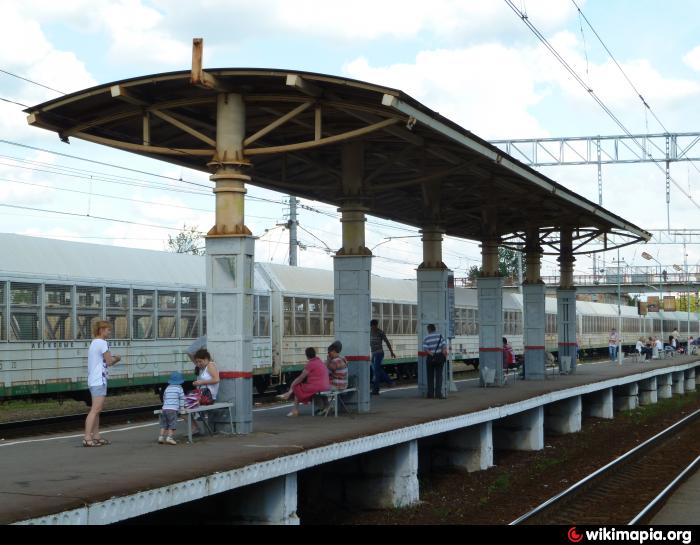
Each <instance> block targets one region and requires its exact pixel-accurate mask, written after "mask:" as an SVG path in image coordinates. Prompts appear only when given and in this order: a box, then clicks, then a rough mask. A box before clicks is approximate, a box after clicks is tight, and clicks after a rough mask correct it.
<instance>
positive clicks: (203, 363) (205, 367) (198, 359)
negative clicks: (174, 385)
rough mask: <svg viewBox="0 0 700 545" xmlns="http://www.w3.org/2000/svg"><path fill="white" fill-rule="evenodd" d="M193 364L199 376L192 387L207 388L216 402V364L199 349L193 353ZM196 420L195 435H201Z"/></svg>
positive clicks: (208, 355) (206, 352) (217, 387)
mask: <svg viewBox="0 0 700 545" xmlns="http://www.w3.org/2000/svg"><path fill="white" fill-rule="evenodd" d="M194 362H195V364H196V365H197V368H198V369H199V376H198V377H197V380H195V381H194V382H193V383H192V385H193V386H195V387H197V388H201V387H202V386H204V387H206V388H208V389H209V391H210V392H211V397H212V399H213V400H214V402H216V398H217V396H218V395H219V370H218V369H217V367H216V363H214V360H212V359H211V354H210V353H209V351H208V350H207V349H206V348H200V349H199V350H197V352H195V354H194ZM200 418H201V417H200ZM197 420H198V417H196V418H195V419H194V423H195V426H196V427H197V432H196V433H198V434H199V433H202V429H201V428H200V426H199V422H197Z"/></svg>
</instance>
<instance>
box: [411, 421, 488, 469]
mask: <svg viewBox="0 0 700 545" xmlns="http://www.w3.org/2000/svg"><path fill="white" fill-rule="evenodd" d="M425 442H426V445H425V450H426V451H427V452H426V456H427V458H428V462H429V467H430V468H431V469H440V468H452V469H458V470H463V471H468V472H470V473H471V472H473V471H480V470H484V469H488V468H489V467H491V466H493V429H492V424H491V422H486V423H484V424H480V425H478V426H471V427H469V428H462V429H460V430H455V431H452V432H449V433H445V434H441V435H437V436H434V437H431V438H429V439H426V440H425ZM421 449H423V446H422V445H421Z"/></svg>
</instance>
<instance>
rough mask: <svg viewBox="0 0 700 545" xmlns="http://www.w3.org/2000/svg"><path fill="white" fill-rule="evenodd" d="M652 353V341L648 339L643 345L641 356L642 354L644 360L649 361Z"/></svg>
mask: <svg viewBox="0 0 700 545" xmlns="http://www.w3.org/2000/svg"><path fill="white" fill-rule="evenodd" d="M653 352H654V339H652V338H651V337H649V338H648V339H647V340H646V342H645V343H644V347H643V348H642V354H644V359H645V360H650V359H651V358H652V355H653Z"/></svg>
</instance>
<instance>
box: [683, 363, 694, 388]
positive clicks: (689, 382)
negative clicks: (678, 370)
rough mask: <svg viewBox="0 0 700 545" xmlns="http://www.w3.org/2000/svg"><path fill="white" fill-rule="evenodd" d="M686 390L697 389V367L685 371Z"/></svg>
mask: <svg viewBox="0 0 700 545" xmlns="http://www.w3.org/2000/svg"><path fill="white" fill-rule="evenodd" d="M685 391H686V392H694V391H695V368H694V367H693V368H692V369H688V370H686V372H685Z"/></svg>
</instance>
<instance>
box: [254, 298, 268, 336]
mask: <svg viewBox="0 0 700 545" xmlns="http://www.w3.org/2000/svg"><path fill="white" fill-rule="evenodd" d="M257 316H258V327H257V330H258V335H257V336H258V337H269V336H270V297H269V296H267V295H259V296H258V314H257Z"/></svg>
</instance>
